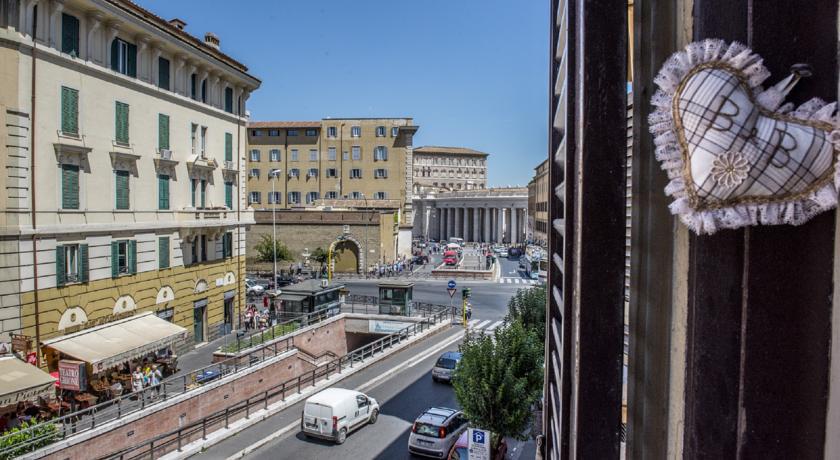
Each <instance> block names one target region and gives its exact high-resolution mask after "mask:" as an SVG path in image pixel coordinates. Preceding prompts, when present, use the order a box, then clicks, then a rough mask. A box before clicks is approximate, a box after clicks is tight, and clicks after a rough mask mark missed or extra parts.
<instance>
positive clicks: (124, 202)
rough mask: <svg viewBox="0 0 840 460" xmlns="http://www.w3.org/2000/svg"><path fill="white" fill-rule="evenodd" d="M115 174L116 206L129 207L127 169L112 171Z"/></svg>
mask: <svg viewBox="0 0 840 460" xmlns="http://www.w3.org/2000/svg"><path fill="white" fill-rule="evenodd" d="M114 173H115V175H116V179H115V183H116V195H117V196H116V208H117V209H128V208H129V190H128V171H114Z"/></svg>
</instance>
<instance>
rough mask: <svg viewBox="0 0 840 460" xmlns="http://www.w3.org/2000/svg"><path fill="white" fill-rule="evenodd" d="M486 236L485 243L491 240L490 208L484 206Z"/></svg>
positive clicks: (483, 240)
mask: <svg viewBox="0 0 840 460" xmlns="http://www.w3.org/2000/svg"><path fill="white" fill-rule="evenodd" d="M482 212H484V238H483V239H482V242H483V243H489V242H490V208H484V209H483V211H482Z"/></svg>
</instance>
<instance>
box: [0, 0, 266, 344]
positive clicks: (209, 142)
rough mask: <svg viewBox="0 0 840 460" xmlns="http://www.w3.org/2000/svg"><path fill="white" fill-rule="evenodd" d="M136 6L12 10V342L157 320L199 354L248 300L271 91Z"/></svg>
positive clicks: (113, 1) (6, 63)
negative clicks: (256, 144)
mask: <svg viewBox="0 0 840 460" xmlns="http://www.w3.org/2000/svg"><path fill="white" fill-rule="evenodd" d="M184 26H185V23H184V22H183V21H181V20H178V19H173V20H171V21H166V20H164V19H162V18H160V17H158V16H156V15H155V14H154V13H152V12H150V11H148V10H145V9H143V8H141V7H140V6H138V5H137V4H136V3H134V2H131V1H129V0H73V1H60V0H40V1H23V2H20V1H14V0H0V63H2V64H0V68H2V69H3V72H0V114H1V115H2V116H3V119H2V123H0V146H2V148H4V149H5V150H6V152H5V154H4V155H0V202H2V203H3V205H2V211H0V253H2V255H0V272H1V273H3V275H2V276H0V342H3V343H4V344H8V342H9V340H10V335H11V334H20V335H24V336H25V337H26V338H27V340H29V341H30V343H31V341H34V345H35V348H36V349H37V347H38V346H39V344H40V343H42V342H43V341H44V340H45V339H51V338H56V337H58V336H61V335H65V334H70V333H72V332H77V331H80V330H84V329H87V328H89V327H91V326H92V325H101V324H102V323H107V322H108V321H110V320H113V319H116V318H121V317H123V316H126V315H131V314H133V313H139V312H145V311H154V312H156V313H157V315H158V316H159V317H160V318H164V319H167V320H168V321H172V322H174V323H175V324H178V325H180V326H183V327H184V328H186V329H187V331H188V332H189V334H188V337H189V339H188V340H187V342H186V344H187V345H191V344H193V343H201V342H206V341H208V340H211V339H212V338H213V337H214V336H215V335H217V334H218V333H219V331H220V330H222V329H223V328H220V327H217V326H221V325H225V327H226V328H229V327H236V325H235V319H236V318H237V313H238V309H239V307H240V306H241V305H243V302H244V284H243V283H244V278H243V275H244V260H245V259H244V247H245V226H246V225H249V224H250V223H252V222H253V217H252V215H251V214H248V213H246V212H244V211H243V209H242V208H243V206H244V205H245V188H244V185H245V168H244V165H245V161H244V152H245V144H246V132H247V128H246V121H247V120H246V116H245V113H246V112H245V102H246V100H247V99H248V96H249V94H250V93H251V92H252V91H254V90H255V89H257V88H258V87H259V85H260V81H259V80H258V79H257V78H255V77H254V76H252V75H250V74H249V73H248V69H247V68H246V67H245V66H244V65H243V64H241V63H239V62H237V61H236V60H234V59H233V58H231V57H230V56H228V55H226V54H225V53H223V52H222V51H221V50H220V42H219V38H218V37H216V36H215V35H213V34H210V33H208V34H207V35H206V36H205V38H204V40H201V39H198V38H196V37H193V36H191V35H189V34H187V33H186V32H185V31H184Z"/></svg>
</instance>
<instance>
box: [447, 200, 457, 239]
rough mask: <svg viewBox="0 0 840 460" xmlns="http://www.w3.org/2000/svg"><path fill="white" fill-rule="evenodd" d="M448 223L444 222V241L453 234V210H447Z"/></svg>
mask: <svg viewBox="0 0 840 460" xmlns="http://www.w3.org/2000/svg"><path fill="white" fill-rule="evenodd" d="M448 212H449V216H448V219H449V220H448V221H447V222H446V239H447V240H448V239H449V238H452V237H453V236H454V233H455V208H449V211H448Z"/></svg>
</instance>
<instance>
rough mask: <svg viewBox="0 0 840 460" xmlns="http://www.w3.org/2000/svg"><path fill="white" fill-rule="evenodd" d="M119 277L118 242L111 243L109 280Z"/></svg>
mask: <svg viewBox="0 0 840 460" xmlns="http://www.w3.org/2000/svg"><path fill="white" fill-rule="evenodd" d="M118 276H120V242H119V241H111V278H116V277H118Z"/></svg>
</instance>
